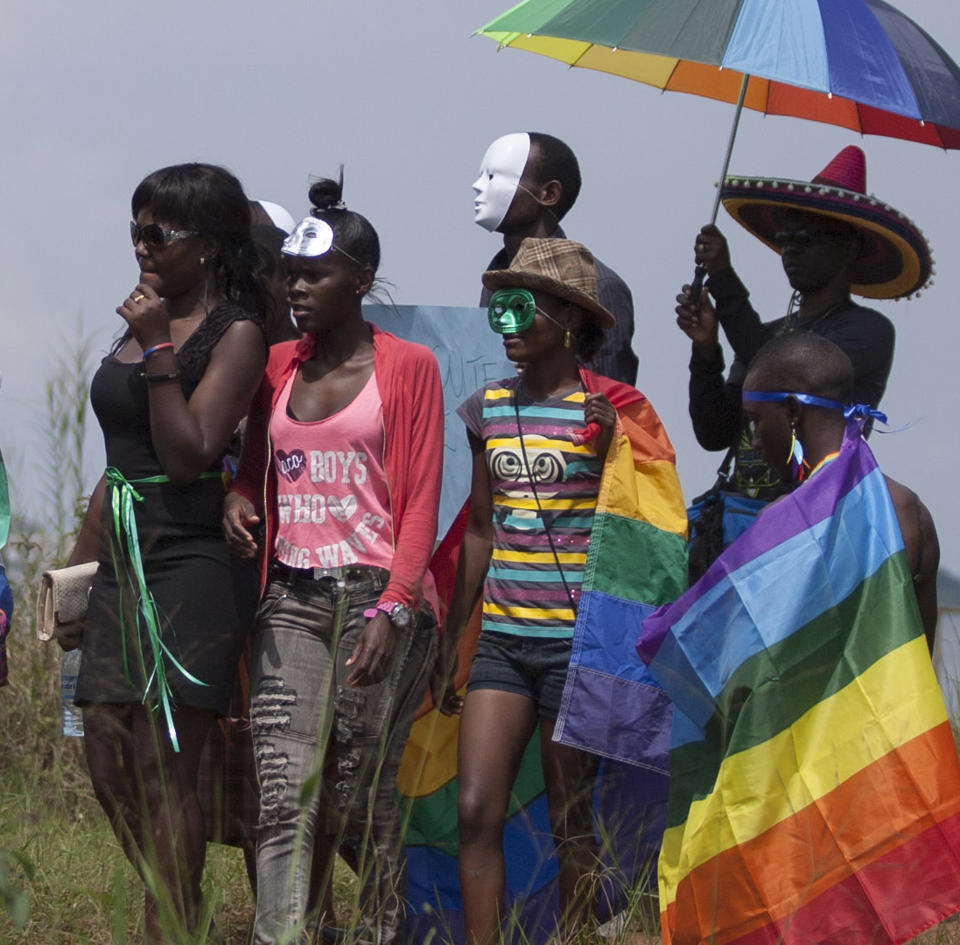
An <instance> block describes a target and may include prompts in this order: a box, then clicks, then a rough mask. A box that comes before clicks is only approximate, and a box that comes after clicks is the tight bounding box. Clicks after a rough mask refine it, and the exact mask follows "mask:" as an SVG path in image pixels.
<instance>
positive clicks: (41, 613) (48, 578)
mask: <svg viewBox="0 0 960 945" xmlns="http://www.w3.org/2000/svg"><path fill="white" fill-rule="evenodd" d="M96 573H97V562H96V561H89V562H87V563H86V564H75V565H74V566H73V567H71V568H57V569H56V570H54V571H44V572H43V574H41V575H40V591H39V593H38V594H37V637H38V638H39V639H41V640H44V641H46V640H52V639H53V638H54V637H55V636H56V633H57V627H59V626H61V625H63V624H67V623H73V621H75V620H80V619H82V618H83V617H84V616H86V613H87V601H88V599H89V598H90V586H91V585H92V584H93V576H94V575H95V574H96Z"/></svg>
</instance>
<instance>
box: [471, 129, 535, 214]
mask: <svg viewBox="0 0 960 945" xmlns="http://www.w3.org/2000/svg"><path fill="white" fill-rule="evenodd" d="M529 155H530V135H528V134H527V133H526V132H521V133H518V134H510V135H504V136H503V137H502V138H497V140H496V141H494V142H493V144H491V145H490V147H489V148H487V153H486V154H485V155H484V156H483V161H482V162H481V163H480V176H479V177H478V178H477V179H476V180H475V181H474V182H473V193H474V198H473V222H474V223H479V224H480V226H482V227H483V228H484V229H485V230H490V232H491V233H492V232H493V231H494V230H496V228H497V227H498V226H500V224H501V223H503V221H504V219H505V218H506V216H507V211H508V210H509V209H510V204H511V203H513V198H514V195H515V194H516V192H517V187H518V186H519V184H520V178H521V177H522V176H523V169H524V168H525V167H526V166H527V158H528V157H529Z"/></svg>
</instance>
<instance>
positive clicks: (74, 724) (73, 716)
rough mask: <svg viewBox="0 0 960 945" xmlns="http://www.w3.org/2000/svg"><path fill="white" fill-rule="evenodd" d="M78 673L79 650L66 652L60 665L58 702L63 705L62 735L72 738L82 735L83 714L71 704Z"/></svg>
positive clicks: (75, 690)
mask: <svg viewBox="0 0 960 945" xmlns="http://www.w3.org/2000/svg"><path fill="white" fill-rule="evenodd" d="M79 672H80V650H67V652H66V653H64V654H63V661H62V662H61V663H60V700H61V702H62V704H63V734H64V735H67V736H72V737H82V735H83V712H82V711H81V710H80V709H79V708H77V706H75V705H74V704H73V697H74V696H75V695H76V693H77V674H78V673H79Z"/></svg>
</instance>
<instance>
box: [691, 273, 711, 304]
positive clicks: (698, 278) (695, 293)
mask: <svg viewBox="0 0 960 945" xmlns="http://www.w3.org/2000/svg"><path fill="white" fill-rule="evenodd" d="M706 274H707V270H706V269H704V268H703V266H696V267H695V268H694V270H693V282H691V283H690V291H689V292H688V293H687V298H688V299H690V304H691V305H692V306H693V307H694V308H696V307H697V306H698V305H699V304H700V296H701V294H702V293H703V277H704V276H705V275H706Z"/></svg>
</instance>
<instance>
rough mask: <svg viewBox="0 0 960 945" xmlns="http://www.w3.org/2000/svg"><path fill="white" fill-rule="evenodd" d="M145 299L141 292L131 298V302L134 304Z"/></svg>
mask: <svg viewBox="0 0 960 945" xmlns="http://www.w3.org/2000/svg"><path fill="white" fill-rule="evenodd" d="M145 298H146V296H145V295H144V294H143V293H142V292H138V293H137V294H136V295H135V296H134V297H133V301H134V302H139V301H140V300H141V299H145Z"/></svg>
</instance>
